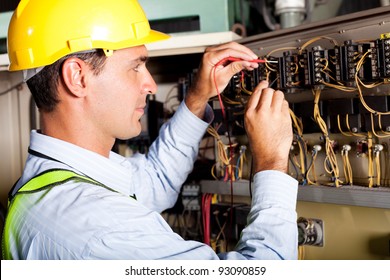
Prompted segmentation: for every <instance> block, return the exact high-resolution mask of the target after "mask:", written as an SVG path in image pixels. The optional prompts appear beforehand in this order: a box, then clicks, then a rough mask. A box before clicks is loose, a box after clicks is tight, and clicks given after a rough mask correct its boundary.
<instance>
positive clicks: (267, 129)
mask: <svg viewBox="0 0 390 280" xmlns="http://www.w3.org/2000/svg"><path fill="white" fill-rule="evenodd" d="M245 128H246V131H247V134H248V139H249V143H250V146H251V150H252V156H253V168H254V172H259V171H263V170H279V171H282V172H287V167H288V154H289V150H290V147H291V143H292V137H293V134H292V126H291V117H290V113H289V106H288V103H287V101H286V100H285V99H284V94H283V92H281V91H279V90H277V91H275V90H273V89H271V88H268V83H267V82H265V81H263V82H261V83H260V84H259V85H258V86H257V87H256V89H255V90H254V91H253V93H252V96H251V98H250V99H249V101H248V104H247V108H246V112H245Z"/></svg>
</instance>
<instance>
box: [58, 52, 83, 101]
mask: <svg viewBox="0 0 390 280" xmlns="http://www.w3.org/2000/svg"><path fill="white" fill-rule="evenodd" d="M88 70H89V66H88V65H87V64H86V63H85V62H84V61H83V60H81V59H79V58H77V57H70V58H68V59H66V60H65V61H64V63H63V65H62V80H63V82H64V85H65V86H66V87H67V89H68V90H69V92H70V93H72V94H74V95H75V96H79V97H82V96H84V95H85V94H86V93H85V90H84V89H85V87H86V73H87V72H88Z"/></svg>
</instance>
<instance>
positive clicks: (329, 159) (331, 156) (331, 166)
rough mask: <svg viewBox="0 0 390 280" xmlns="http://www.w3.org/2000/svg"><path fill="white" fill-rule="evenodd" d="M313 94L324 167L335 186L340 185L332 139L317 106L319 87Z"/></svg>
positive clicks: (314, 114)
mask: <svg viewBox="0 0 390 280" xmlns="http://www.w3.org/2000/svg"><path fill="white" fill-rule="evenodd" d="M313 94H314V112H313V116H314V120H315V121H316V122H317V124H318V126H319V127H320V129H321V131H322V134H323V135H324V138H325V152H326V156H325V160H324V168H325V171H326V172H327V173H328V174H331V175H332V176H333V179H334V184H335V186H336V187H340V183H342V181H341V180H340V178H339V167H338V163H337V158H336V154H335V152H334V150H333V143H334V141H333V140H331V139H330V138H329V133H328V128H327V126H326V123H325V121H324V120H323V118H322V117H321V114H320V109H319V107H318V103H319V100H320V96H321V89H316V90H314V89H313Z"/></svg>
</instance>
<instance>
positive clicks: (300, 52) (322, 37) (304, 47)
mask: <svg viewBox="0 0 390 280" xmlns="http://www.w3.org/2000/svg"><path fill="white" fill-rule="evenodd" d="M322 39H328V40H331V41H332V43H333V44H334V45H335V46H337V45H338V43H337V41H336V40H335V39H333V38H331V37H327V36H321V37H315V38H313V39H310V40H309V41H307V42H306V43H304V44H303V45H302V46H301V47H300V49H299V54H302V52H303V51H304V50H305V49H306V47H307V46H309V45H311V44H312V43H314V42H316V41H318V40H322Z"/></svg>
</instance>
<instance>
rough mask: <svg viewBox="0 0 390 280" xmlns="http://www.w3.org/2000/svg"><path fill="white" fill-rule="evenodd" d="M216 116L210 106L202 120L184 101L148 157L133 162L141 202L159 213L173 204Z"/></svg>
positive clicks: (153, 145) (166, 125)
mask: <svg viewBox="0 0 390 280" xmlns="http://www.w3.org/2000/svg"><path fill="white" fill-rule="evenodd" d="M213 117H214V115H213V112H212V109H211V107H210V106H207V108H206V113H205V117H204V118H203V120H202V119H199V118H198V117H197V116H195V115H194V114H193V113H192V112H191V111H190V110H189V109H188V108H187V106H186V105H185V103H184V102H182V103H181V105H180V106H179V108H178V110H177V111H176V113H175V115H174V116H173V117H172V118H171V119H170V120H169V121H168V122H167V123H165V124H164V125H163V126H162V127H161V129H160V132H159V137H158V138H157V139H156V141H155V142H154V143H153V144H152V145H151V147H150V149H149V152H148V154H147V155H141V154H137V155H135V156H133V157H132V158H131V159H130V161H131V162H132V164H133V166H134V170H133V171H134V174H135V176H134V182H133V185H134V188H135V193H136V196H137V199H138V200H139V201H140V202H142V203H143V204H144V205H145V206H147V207H149V208H150V209H152V210H155V211H158V212H161V211H163V210H165V209H167V208H170V207H172V206H173V205H174V203H175V202H176V200H177V197H178V194H179V192H180V188H181V186H182V184H183V183H184V182H185V180H186V179H187V177H188V174H189V173H190V172H191V171H192V169H193V165H194V162H195V160H196V158H197V155H198V149H199V143H200V141H201V140H202V137H203V135H204V133H205V132H206V129H207V127H208V125H209V123H210V122H211V120H212V119H213Z"/></svg>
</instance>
